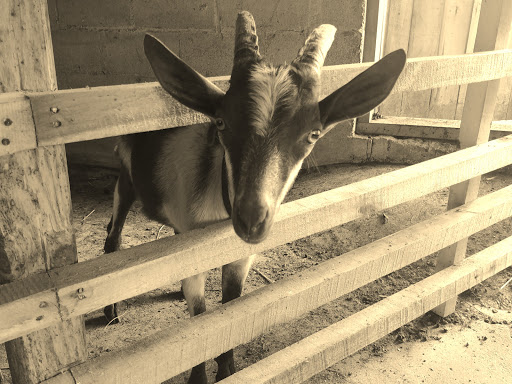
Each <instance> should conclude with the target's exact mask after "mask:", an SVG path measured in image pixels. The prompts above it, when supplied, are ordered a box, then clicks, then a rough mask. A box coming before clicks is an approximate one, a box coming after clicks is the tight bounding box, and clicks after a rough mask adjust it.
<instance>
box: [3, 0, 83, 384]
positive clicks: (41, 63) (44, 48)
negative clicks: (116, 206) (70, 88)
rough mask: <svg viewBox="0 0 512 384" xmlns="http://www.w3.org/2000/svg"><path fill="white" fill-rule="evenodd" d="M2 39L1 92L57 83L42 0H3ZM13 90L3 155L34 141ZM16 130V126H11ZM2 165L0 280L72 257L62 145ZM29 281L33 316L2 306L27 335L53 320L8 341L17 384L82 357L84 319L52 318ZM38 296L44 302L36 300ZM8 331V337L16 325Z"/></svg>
mask: <svg viewBox="0 0 512 384" xmlns="http://www.w3.org/2000/svg"><path fill="white" fill-rule="evenodd" d="M0 42H1V45H2V49H1V50H2V54H0V74H1V76H0V81H1V82H2V83H4V82H5V83H4V84H3V85H2V86H1V87H0V88H1V92H6V91H8V92H15V91H19V90H22V91H27V92H38V91H52V90H55V89H56V88H57V81H56V77H55V65H54V61H53V47H52V41H51V33H50V23H49V20H48V5H47V2H46V0H36V1H33V0H31V1H28V0H7V1H3V2H2V6H1V7H0ZM7 47H8V48H7ZM6 49H8V50H7V51H6ZM11 96H12V95H2V97H1V101H2V103H1V104H0V105H1V107H0V108H2V111H7V112H8V114H7V115H4V113H0V116H2V117H4V116H5V118H9V119H10V120H11V121H12V123H11V124H10V125H9V124H7V125H6V124H5V120H4V121H2V122H1V123H0V124H3V127H2V133H3V134H5V135H6V136H7V137H5V139H7V138H8V139H9V144H8V145H5V144H3V143H2V144H0V147H1V148H2V154H6V153H10V152H12V148H13V147H15V148H16V149H24V148H28V147H33V146H34V145H35V142H34V132H35V131H34V125H33V121H32V115H31V112H30V114H27V113H26V110H27V105H28V103H27V101H26V100H24V98H23V96H22V98H20V95H19V94H18V95H15V96H14V101H15V103H8V104H6V103H5V101H6V99H10V98H11ZM29 111H30V109H29ZM11 116H12V117H11ZM14 129H19V130H20V131H19V132H13V130H14ZM25 134H26V135H27V136H26V137H27V140H26V141H25V140H24V135H25ZM11 139H12V140H11ZM11 143H12V146H11ZM0 170H1V171H0V185H1V188H0V272H1V273H0V276H1V278H0V284H5V283H8V282H13V281H15V280H20V279H22V278H26V277H27V276H28V275H30V274H33V273H38V272H41V271H47V270H48V269H50V268H54V267H59V266H62V265H65V264H68V263H73V262H76V261H77V255H76V245H75V241H74V233H73V228H72V226H71V221H70V220H71V198H70V191H69V183H68V174H67V165H66V153H65V149H64V146H56V147H49V148H41V149H36V150H34V149H30V150H25V151H20V152H16V153H15V154H11V155H7V156H2V157H0ZM23 281H24V282H27V280H26V279H23ZM28 282H29V283H30V284H32V283H33V284H34V286H33V287H32V286H31V285H30V284H29V285H28V287H25V288H24V289H29V291H30V290H32V289H35V290H38V291H40V293H39V294H36V295H35V296H32V295H31V296H27V297H26V299H25V300H24V301H22V302H23V305H30V306H36V305H37V307H36V309H34V313H33V314H32V315H31V316H33V315H34V314H36V313H37V315H36V317H35V321H34V318H31V317H30V316H28V317H24V314H23V313H22V312H23V311H24V310H25V307H19V306H16V307H15V308H14V309H13V308H12V307H11V306H8V307H9V308H7V310H8V311H10V310H13V312H7V313H8V314H9V315H11V314H12V316H13V317H14V318H16V319H18V320H20V321H22V327H23V329H24V331H25V333H26V332H28V331H32V330H34V329H36V328H38V329H41V328H44V327H47V326H48V325H50V324H51V323H53V324H54V325H53V326H52V327H50V328H46V329H41V330H38V331H35V332H33V333H30V334H26V335H24V336H22V337H19V338H17V339H14V340H12V341H9V342H8V343H6V345H5V347H6V351H7V358H8V361H9V367H10V371H11V376H12V381H13V383H14V384H16V383H18V384H31V383H39V382H41V381H42V380H45V379H47V378H49V377H52V376H54V375H56V374H57V373H59V372H61V370H62V369H64V368H66V367H69V366H70V365H71V364H75V363H77V362H80V361H83V360H85V358H86V357H87V352H86V348H85V330H84V324H83V320H82V317H77V318H74V319H70V320H66V321H64V322H60V321H59V322H58V323H55V321H54V318H51V314H52V313H54V312H53V310H52V309H50V306H51V305H52V304H53V305H54V304H55V303H56V296H55V294H54V295H53V296H49V295H48V292H45V290H47V284H46V282H44V281H43V282H40V283H41V285H38V284H36V282H38V283H39V281H37V279H36V281H34V280H32V279H30V278H29V280H28ZM14 284H15V286H16V284H18V285H19V283H14ZM9 286H11V285H9ZM11 287H12V286H11ZM7 289H9V288H7ZM18 289H21V288H19V287H18ZM42 301H45V302H46V303H47V304H48V306H47V307H45V306H44V304H43V305H42V306H41V302H42ZM5 313H6V312H4V315H2V317H3V316H5ZM39 316H43V317H42V318H39ZM45 316H46V317H45ZM38 318H39V320H38ZM8 332H10V333H11V336H12V335H13V334H14V333H16V332H18V330H17V329H16V328H14V329H11V330H8Z"/></svg>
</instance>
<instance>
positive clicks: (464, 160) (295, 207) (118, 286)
mask: <svg viewBox="0 0 512 384" xmlns="http://www.w3.org/2000/svg"><path fill="white" fill-rule="evenodd" d="M11 3H12V4H11V5H12V6H13V8H12V9H11V8H10V10H12V12H9V13H7V12H4V13H0V25H2V23H3V22H4V21H6V20H7V21H9V22H10V23H13V22H14V25H15V27H14V28H12V30H13V31H14V32H13V33H11V34H10V35H8V36H7V37H6V38H5V39H4V40H6V41H7V42H8V43H12V44H14V39H18V40H17V41H18V43H20V44H26V46H24V48H23V50H22V51H23V52H22V53H24V54H25V56H23V55H22V54H20V55H18V56H16V57H14V56H13V57H12V58H11V59H12V60H10V61H9V60H7V61H5V62H0V73H8V72H9V70H12V69H10V68H11V66H12V67H13V68H14V70H15V71H16V72H17V73H21V77H20V78H21V79H23V81H20V83H19V84H21V85H22V86H23V87H22V89H23V90H24V91H23V92H20V91H18V92H11V93H5V94H3V95H1V96H0V118H1V119H2V123H3V124H2V125H0V139H1V142H2V145H1V146H0V169H2V172H1V173H0V182H1V183H3V184H2V188H1V189H0V204H1V205H2V207H3V206H4V205H5V204H7V206H8V207H10V209H8V210H4V211H3V213H2V214H3V216H2V217H3V219H4V221H5V222H3V223H2V227H0V230H1V231H2V232H1V233H2V235H3V237H4V239H7V240H4V244H2V246H3V247H4V249H7V251H5V250H4V249H2V251H3V252H4V254H1V253H0V262H2V263H4V264H8V265H9V267H11V269H10V270H9V271H8V272H9V273H8V275H9V276H10V280H11V282H9V283H7V284H4V285H1V286H0V342H8V344H7V345H8V348H7V349H8V353H9V355H10V356H11V358H10V362H11V366H10V368H11V371H12V372H13V379H14V382H15V383H38V382H44V383H47V384H65V383H69V384H71V383H73V384H74V383H81V384H87V383H97V382H105V383H140V382H144V383H159V382H162V381H164V380H166V379H168V378H170V377H172V376H174V375H176V374H179V373H180V372H183V371H185V370H187V369H190V368H191V367H193V366H194V365H196V364H198V363H200V362H202V361H204V360H206V359H209V358H213V357H215V356H217V355H219V354H220V353H222V352H224V351H226V350H228V349H231V348H233V347H235V346H237V345H239V344H241V343H245V342H248V341H249V340H251V339H253V338H255V337H256V336H258V335H260V334H262V333H264V332H266V331H267V330H269V329H270V328H272V327H273V326H275V325H277V324H282V323H284V322H287V321H290V320H292V319H295V318H297V317H299V316H301V315H303V314H305V313H306V312H308V311H310V310H312V309H314V308H317V307H319V306H321V305H323V304H325V303H328V302H329V301H331V300H333V299H335V298H337V297H340V296H341V295H344V294H346V293H348V292H351V291H353V290H354V289H357V288H358V287H361V286H362V285H364V284H367V283H369V282H371V281H373V280H375V279H377V278H379V277H381V276H384V275H386V274H389V273H391V272H393V271H395V270H398V269H400V268H402V267H404V266H406V265H408V264H410V263H412V262H414V261H417V260H419V259H420V258H422V257H425V256H427V255H429V254H432V253H433V252H436V251H439V250H441V253H440V257H439V260H438V269H439V270H440V271H439V272H438V273H436V274H435V275H433V276H431V277H429V278H427V279H425V280H423V281H421V282H419V283H417V284H414V285H412V286H410V287H409V288H406V289H405V290H403V291H401V292H399V293H397V294H395V295H393V296H391V297H388V298H386V299H385V300H383V301H381V302H379V303H377V304H375V305H372V306H371V307H368V308H366V309H365V310H363V311H361V312H358V313H357V314H355V315H353V316H351V317H349V318H347V319H344V320H342V321H340V322H339V323H336V324H334V325H332V326H330V327H328V328H326V329H324V330H322V331H320V332H317V333H315V334H313V335H312V336H309V337H307V338H306V339H304V340H302V341H300V342H298V343H296V344H294V345H292V346H290V347H288V348H286V349H284V350H283V351H280V352H278V353H276V354H274V355H272V356H270V357H268V358H266V359H264V360H262V361H260V362H258V363H256V364H254V365H253V366H251V367H249V368H246V369H244V370H243V371H240V372H238V373H236V374H235V375H233V376H231V377H229V378H227V379H225V380H224V381H223V382H226V383H239V382H244V380H245V382H250V383H295V382H300V381H303V380H306V379H307V378H309V377H311V376H312V375H314V374H315V373H317V372H320V371H321V370H323V369H325V368H327V367H328V366H330V365H332V364H334V363H335V362H336V361H339V360H340V359H342V358H344V357H346V356H347V355H349V354H351V353H353V352H355V351H357V350H358V349H360V348H362V347H364V346H365V345H367V344H369V343H371V342H373V341H375V340H377V339H378V338H380V337H382V336H384V335H386V334H387V333H389V332H391V331H393V330H394V329H396V328H398V327H400V326H401V325H403V324H405V323H407V322H409V321H411V320H413V319H414V318H416V317H418V316H421V315H422V314H424V313H425V312H427V311H429V310H431V309H435V310H436V311H437V312H438V313H440V314H442V315H446V314H448V313H451V312H452V311H453V309H454V300H455V297H456V295H457V294H459V293H461V292H463V291H464V290H467V289H468V288H470V287H472V286H474V285H475V284H478V283H479V282H480V281H482V280H483V279H486V278H488V277H490V276H493V275H494V274H496V273H497V272H499V271H500V270H502V269H504V268H506V267H508V266H510V265H512V251H511V250H512V248H511V246H512V237H510V238H508V239H506V240H504V241H502V242H500V243H497V244H495V245H493V246H491V247H490V248H488V249H486V250H484V251H482V252H480V253H478V254H477V255H474V256H472V257H470V258H467V259H464V255H465V250H466V241H467V238H468V237H469V236H470V235H471V234H473V233H476V232H478V231H480V230H483V229H485V228H487V227H489V226H490V225H493V224H495V223H497V222H499V221H501V220H503V219H506V218H508V217H510V216H512V187H507V188H504V189H502V190H499V191H496V192H493V193H491V194H489V195H486V196H483V197H480V198H478V199H476V197H477V192H478V185H479V181H480V179H479V177H480V175H482V174H484V173H486V172H490V171H493V170H496V169H499V168H501V167H504V166H506V165H509V164H512V135H510V136H504V137H501V138H498V139H495V140H493V141H490V142H487V138H488V137H489V132H490V127H491V120H492V111H493V109H494V105H495V101H496V93H497V89H498V85H499V79H500V78H502V77H505V76H511V75H512V51H511V50H500V49H501V48H502V47H503V46H504V44H505V43H504V41H506V39H507V38H508V36H510V24H511V20H512V3H511V2H509V1H508V0H496V1H488V2H484V3H482V12H481V14H482V15H483V14H485V15H486V16H485V17H486V18H485V22H481V23H479V25H478V31H477V35H476V43H475V50H476V51H479V50H485V51H488V52H481V53H474V54H466V55H458V56H442V57H428V58H422V59H411V60H408V62H407V65H406V68H405V71H404V73H403V75H402V76H401V78H400V79H399V82H398V83H397V86H396V87H395V90H394V92H395V93H398V92H403V91H410V90H422V89H429V88H432V87H438V86H441V85H458V84H465V83H474V84H470V85H469V86H468V89H467V95H466V100H465V107H464V112H463V114H462V123H461V126H460V129H459V132H460V142H461V147H462V149H461V150H460V151H458V152H455V153H452V154H449V155H446V156H443V157H439V158H436V159H433V160H429V161H426V162H423V163H420V164H416V165H413V166H410V167H407V168H403V169H400V170H398V171H394V172H391V173H388V174H384V175H380V176H377V177H374V178H371V179H367V180H364V181H360V182H358V183H354V184H351V185H347V186H344V187H341V188H337V189H333V190H330V191H326V192H323V193H320V194H317V195H314V196H310V197H307V198H304V199H300V200H296V201H294V202H290V203H287V204H285V205H283V206H282V208H281V210H280V213H279V215H278V217H277V218H276V222H275V224H274V227H273V230H272V233H271V235H270V236H269V238H268V239H267V240H266V241H265V242H263V243H261V244H257V245H249V244H246V243H244V242H243V241H242V240H240V239H239V238H238V237H237V236H236V235H235V234H234V231H233V229H232V226H231V224H230V223H229V222H223V223H219V224H215V225H212V226H210V227H208V228H205V229H199V230H194V231H190V232H187V233H184V234H182V235H179V236H173V237H170V238H165V239H161V240H157V241H153V242H150V243H147V244H143V245H139V246H136V247H132V248H130V249H125V250H121V251H118V252H114V253H111V254H108V255H104V256H100V257H98V258H96V259H93V260H89V261H86V262H83V263H76V250H75V249H74V244H73V242H74V240H73V237H72V236H71V237H69V236H68V235H67V233H68V232H67V231H69V227H70V223H69V212H70V211H69V209H70V207H69V201H70V197H69V186H68V184H67V179H66V178H63V177H62V175H64V176H66V168H65V161H62V156H61V155H59V153H58V151H60V150H62V144H63V143H69V142H76V141H82V140H89V139H93V138H100V137H107V136H114V135H119V134H126V133H133V132H143V131H149V130H155V129H163V128H167V127H174V126H180V125H188V124H193V123H197V122H201V121H203V117H202V116H200V115H199V114H197V113H195V112H192V111H190V110H188V109H186V108H184V107H182V106H180V105H179V104H178V103H176V102H175V101H173V100H172V99H171V98H170V97H168V96H167V95H166V94H165V93H164V92H163V91H161V90H160V88H159V86H158V85H157V84H156V83H151V84H137V85H126V86H112V87H100V88H91V89H78V90H69V91H55V90H52V87H53V86H54V84H53V85H52V77H51V74H52V73H54V69H53V67H52V65H53V60H52V59H51V58H50V59H48V57H49V53H48V52H47V50H48V49H50V52H51V41H50V40H49V28H48V20H47V11H46V4H45V2H43V1H41V2H39V3H38V2H36V3H38V4H37V5H36V7H34V1H23V0H12V1H11ZM17 13H21V14H23V15H25V16H27V15H29V16H31V20H33V23H30V25H28V24H27V23H24V25H25V26H26V27H24V28H18V29H16V26H18V27H19V26H20V25H21V21H20V19H18V18H16V15H17ZM13 14H14V15H13ZM2 18H5V19H6V20H3V19H2ZM16 20H18V21H17V23H18V24H19V25H18V24H16ZM481 20H483V19H481ZM26 28H29V30H28V31H27V29H26ZM17 30H18V31H23V32H19V34H16V31H17ZM0 37H1V36H0ZM9 39H10V40H9ZM37 39H40V40H37ZM41 39H42V40H41ZM43 43H44V44H43ZM480 48H481V49H480ZM20 52H21V51H20ZM26 52H29V53H26ZM27 55H28V56H30V57H31V58H34V57H35V56H37V59H38V60H33V62H31V63H30V64H31V65H27V68H25V67H23V66H22V65H21V64H20V61H19V60H24V62H25V63H27V64H29V63H28V59H27V57H28V56H27ZM34 55H35V56H34ZM44 58H46V60H43V59H44ZM17 60H18V61H17ZM23 65H25V64H23ZM368 65H369V64H353V65H343V66H334V67H327V68H324V70H323V74H322V80H323V84H324V85H323V89H322V93H323V94H327V93H329V92H331V91H332V90H334V89H336V88H337V87H339V86H340V85H341V84H343V83H344V82H346V81H347V80H348V79H350V78H352V77H353V76H354V75H356V74H357V73H360V72H361V71H362V70H364V69H365V68H367V67H368ZM34 67H36V68H39V71H34ZM41 68H45V72H44V73H46V74H49V75H45V76H46V77H45V79H46V80H44V79H43V80H44V81H42V80H41V76H42V75H41V70H40V69H41ZM25 70H27V71H28V72H27V73H28V75H27V74H25V72H24V71H25ZM2 71H3V72H2ZM31 76H32V77H31ZM35 77H37V78H35ZM43 77H44V76H43ZM31 79H32V80H31ZM30 81H32V82H30ZM45 81H46V82H45ZM214 81H215V82H216V83H217V84H218V85H219V86H221V87H223V88H225V87H226V85H227V78H217V79H214ZM27 84H28V85H27ZM32 84H35V85H32ZM41 84H42V85H41ZM13 88H16V87H13ZM41 88H47V89H48V88H50V91H49V92H35V91H42V89H41ZM14 90H16V89H12V91H14ZM31 91H34V92H31ZM33 157H34V158H35V159H36V160H34V161H35V162H36V164H37V166H33V163H31V162H30V161H32V160H30V159H32V158H33ZM28 158H30V159H29V160H30V161H29V160H27V159H28ZM3 164H7V166H3ZM20 185H22V186H23V188H24V189H20V188H19V186H20ZM4 186H7V187H12V188H7V187H4ZM448 186H451V190H450V198H449V203H448V208H449V210H448V211H447V212H446V213H444V214H442V215H439V216H437V217H434V218H431V219H428V220H426V221H424V222H422V223H419V224H416V225H414V226H412V227H409V228H406V229H404V230H402V231H400V232H397V233H395V234H393V235H391V236H388V237H386V238H383V239H381V240H378V241H375V242H373V243H371V244H368V245H366V246H364V247H361V248H358V249H355V250H353V251H351V252H348V253H346V254H343V255H340V256H338V257H335V258H333V259H331V260H329V261H326V262H324V263H322V264H320V265H318V266H315V267H313V268H310V269H309V270H307V271H304V272H301V274H300V276H292V277H290V278H286V279H283V280H281V281H278V282H276V283H274V284H272V285H270V286H267V287H264V288H262V289H259V290H256V291H254V292H252V293H250V294H248V295H246V296H244V297H242V298H240V299H237V300H234V301H232V302H229V303H227V304H225V305H223V306H222V307H221V308H220V309H218V310H215V311H212V312H210V313H207V314H205V315H203V316H200V317H197V318H192V319H190V320H187V321H185V322H184V323H183V324H180V326H179V328H174V329H169V330H163V331H159V332H157V333H156V334H154V335H152V336H150V337H148V338H145V339H143V340H141V341H138V342H135V343H133V344H132V345H130V346H129V347H127V348H125V349H122V350H119V351H114V352H111V353H109V354H107V355H103V356H101V357H98V358H96V359H92V360H86V359H85V353H84V351H85V341H84V339H83V332H84V331H83V322H82V320H81V317H80V316H81V315H83V314H85V313H87V312H89V311H92V310H96V309H99V308H101V307H103V306H104V305H106V304H109V303H112V302H116V301H120V300H124V299H127V298H130V297H133V296H135V295H139V294H142V293H144V292H148V291H150V290H153V289H155V288H158V287H160V286H162V285H164V284H167V283H168V282H169V280H170V279H171V280H176V281H177V280H180V279H183V278H185V277H187V276H191V275H194V274H197V273H199V272H202V271H207V270H209V269H211V268H214V267H218V266H221V265H224V264H226V263H229V262H232V261H235V260H237V259H239V258H242V257H244V256H247V255H250V254H254V253H258V252H261V251H263V250H265V249H269V248H272V247H275V246H277V245H279V244H283V243H286V242H290V241H293V240H295V239H299V238H302V237H305V236H308V235H311V234H314V233H317V232H320V231H324V230H327V229H329V228H332V227H333V226H337V225H340V224H343V223H346V222H348V221H351V220H354V219H356V218H360V217H364V216H368V215H371V214H374V213H375V212H377V211H379V210H382V209H385V208H389V207H392V206H395V205H397V204H400V203H403V202H406V201H410V200H412V199H416V198H418V197H421V196H424V195H426V194H428V193H431V192H434V191H437V190H439V189H441V188H445V187H448ZM25 190H29V191H30V192H32V191H36V192H40V193H46V194H47V197H45V198H44V199H43V198H41V197H40V196H34V195H30V194H29V196H27V197H26V198H27V199H28V200H24V199H25ZM34 200H35V201H36V202H37V204H36V203H34ZM19 202H20V203H19ZM23 202H26V204H22V203H23ZM27 207H28V208H27ZM34 207H35V208H34ZM67 215H68V217H67V219H66V216H67ZM20 218H21V219H23V220H24V221H23V222H22V223H21V224H22V225H20V223H19V220H21V219H20ZM61 219H62V223H61V221H59V220H61ZM66 220H67V221H66ZM47 221H48V222H49V224H48V225H46V226H43V228H42V229H41V225H42V223H43V224H44V223H46V222H47ZM21 227H23V228H21ZM27 227H28V229H27ZM9 230H10V231H12V235H10V233H8V232H7V231H9ZM29 230H30V231H32V232H27V231H29ZM24 231H25V232H24ZM6 234H7V235H6ZM33 237H37V241H39V243H38V242H37V241H32V238H33ZM41 239H44V240H41ZM55 239H57V240H55ZM11 243H12V244H11ZM25 243H26V244H27V245H26V246H25ZM41 243H43V244H44V247H42V246H41V245H40V244H41ZM20 244H21V245H20ZM9 247H10V248H9ZM11 253H13V254H15V256H16V257H13V258H9V255H10V254H11ZM73 255H74V256H73ZM2 258H5V260H4V259H2ZM40 259H43V261H42V262H41V260H40ZM20 260H21V261H20ZM453 264H457V265H453ZM0 265H2V264H1V263H0ZM16 266H17V267H18V268H15V267H16ZM441 269H442V270H441ZM19 270H22V271H21V272H19V273H18V271H19ZM3 272H4V270H2V273H3ZM22 272H23V273H22ZM148 276H150V277H151V278H145V277H148ZM169 351H173V353H169ZM12 356H15V358H13V357H12ZM41 356H43V357H41ZM13 362H16V363H15V364H14V363H13Z"/></svg>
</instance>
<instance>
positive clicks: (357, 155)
mask: <svg viewBox="0 0 512 384" xmlns="http://www.w3.org/2000/svg"><path fill="white" fill-rule="evenodd" d="M351 127H352V120H350V121H346V122H343V123H340V124H338V125H337V126H336V127H334V128H333V129H332V130H331V131H330V132H328V133H327V134H326V135H325V136H324V137H323V138H322V139H320V140H319V141H318V143H316V144H315V148H314V149H313V152H312V153H311V159H310V160H309V161H308V164H306V167H307V166H308V165H309V166H315V165H327V164H338V163H363V162H365V161H367V154H368V151H369V148H370V143H371V141H370V139H369V138H367V137H362V136H352V135H351V134H350V131H351V129H352V128H351Z"/></svg>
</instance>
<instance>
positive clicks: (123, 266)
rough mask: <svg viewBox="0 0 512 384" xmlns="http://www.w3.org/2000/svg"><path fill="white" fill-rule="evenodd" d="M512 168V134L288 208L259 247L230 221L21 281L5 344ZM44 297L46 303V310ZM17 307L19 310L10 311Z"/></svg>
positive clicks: (2, 306)
mask: <svg viewBox="0 0 512 384" xmlns="http://www.w3.org/2000/svg"><path fill="white" fill-rule="evenodd" d="M511 163H512V136H508V137H506V138H503V139H499V140H496V141H493V142H489V143H486V144H484V145H481V146H477V147H471V148H468V149H466V150H462V151H458V152H455V153H451V154H449V155H445V156H442V157H439V158H436V159H433V160H429V161H425V162H423V163H420V164H416V165H413V166H410V167H407V168H403V169H400V170H397V171H394V172H390V173H387V174H383V175H380V176H377V177H373V178H370V179H367V180H363V181H360V182H357V183H354V184H351V185H347V186H343V187H340V188H336V189H333V190H330V191H326V192H322V193H319V194H316V195H313V196H309V197H306V198H303V199H300V200H296V201H293V202H290V203H287V204H284V205H283V206H282V207H281V210H280V213H279V214H278V216H277V217H276V222H275V223H274V227H273V229H272V232H271V234H270V236H269V238H268V239H267V240H265V241H264V242H263V243H261V244H258V245H249V244H246V243H244V242H243V241H242V240H240V239H239V238H238V237H237V236H236V234H235V233H234V231H233V228H232V224H231V223H230V222H228V221H226V222H222V223H219V224H215V225H212V226H210V227H208V228H205V229H198V230H194V231H190V232H187V233H184V234H181V235H179V236H174V237H169V238H165V239H161V240H158V241H153V242H151V243H146V244H142V245H139V246H136V247H132V248H129V249H124V250H121V251H118V252H114V253H110V254H108V255H103V256H100V257H98V258H96V259H93V260H89V261H86V262H82V263H79V264H76V265H72V266H65V267H63V268H59V269H54V270H52V271H50V272H49V277H50V279H51V280H50V281H49V282H48V275H46V274H41V275H40V276H39V279H41V280H40V281H39V280H37V282H34V281H33V280H30V282H27V284H26V288H25V289H24V290H22V289H20V288H19V287H20V286H21V287H22V286H23V285H24V283H23V282H19V283H15V284H19V285H10V284H8V285H6V286H0V342H2V341H5V340H8V339H9V338H12V337H15V336H16V335H19V334H20V332H27V331H31V330H34V329H40V328H42V327H44V326H47V325H48V324H49V323H51V322H58V321H60V319H61V318H64V319H66V318H70V317H73V316H77V315H80V314H84V313H87V312H90V311H93V310H96V309H98V308H101V307H102V306H104V305H106V304H109V303H112V302H116V301H120V300H124V299H127V298H130V297H133V296H136V295H139V294H142V293H145V292H148V291H150V290H153V289H156V288H158V287H161V286H162V285H165V284H167V283H168V282H169V281H179V280H181V279H183V278H185V277H189V276H191V275H194V274H197V273H199V272H203V271H207V270H209V269H212V268H215V267H218V266H221V265H224V264H227V263H230V262H232V261H235V260H238V259H240V258H242V257H244V256H247V255H251V254H255V253H259V252H262V251H264V250H266V249H269V248H272V247H275V246H278V245H281V244H284V243H287V242H290V241H293V240H296V239H299V238H302V237H305V236H308V235H311V234H314V233H318V232H321V231H324V230H327V229H330V228H332V227H334V226H337V225H341V224H343V223H346V222H349V221H351V220H354V219H357V218H360V217H364V216H368V215H372V214H374V213H376V212H378V211H379V210H382V209H385V208H389V207H392V206H395V205H397V204H401V203H403V202H406V201H410V200H412V199H415V198H418V197H421V196H423V195H426V194H428V193H432V192H434V191H437V190H439V189H441V188H444V187H447V186H449V185H451V184H453V183H456V182H460V181H462V180H466V179H469V178H472V177H474V176H475V175H478V174H482V173H486V172H490V171H492V170H495V169H497V168H500V167H503V166H505V165H508V164H511ZM141 276H151V279H145V278H141ZM31 278H33V279H37V276H32V277H31ZM36 286H37V288H34V289H32V288H31V287H36ZM36 294H37V296H34V295H36ZM52 294H54V295H55V294H56V295H58V301H57V302H58V306H53V305H52V303H54V302H55V298H53V297H52ZM39 300H41V301H45V302H47V303H48V304H49V305H43V306H41V305H40V301H39ZM16 303H19V305H17V304H16ZM12 308H17V310H16V311H14V310H13V311H11V310H12ZM41 316H43V318H42V319H41V318H40V317H41ZM43 320H44V323H41V321H43Z"/></svg>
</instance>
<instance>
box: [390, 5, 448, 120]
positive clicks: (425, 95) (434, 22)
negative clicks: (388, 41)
mask: <svg viewBox="0 0 512 384" xmlns="http://www.w3.org/2000/svg"><path fill="white" fill-rule="evenodd" d="M413 3H414V5H413V11H412V19H411V30H410V33H409V45H408V50H407V55H408V57H426V56H437V53H438V49H439V35H440V31H441V22H442V20H443V10H444V5H445V0H429V1H414V2H413ZM431 93H432V91H431V90H430V89H428V90H424V91H414V92H404V93H403V95H402V108H401V110H400V113H399V115H400V116H410V117H426V116H427V115H428V109H429V104H430V96H431Z"/></svg>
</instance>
